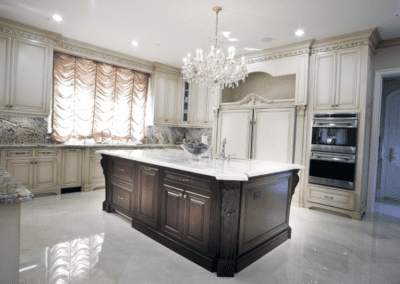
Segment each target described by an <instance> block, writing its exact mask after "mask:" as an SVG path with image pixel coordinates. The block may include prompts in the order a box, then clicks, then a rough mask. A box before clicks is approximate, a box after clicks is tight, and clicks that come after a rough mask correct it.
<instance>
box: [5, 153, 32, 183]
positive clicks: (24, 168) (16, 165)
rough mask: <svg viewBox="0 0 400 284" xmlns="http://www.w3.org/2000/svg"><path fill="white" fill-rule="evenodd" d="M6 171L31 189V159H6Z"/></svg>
mask: <svg viewBox="0 0 400 284" xmlns="http://www.w3.org/2000/svg"><path fill="white" fill-rule="evenodd" d="M7 172H9V173H10V175H12V177H13V178H14V179H15V180H16V181H18V182H19V184H21V185H23V186H25V187H26V188H27V189H29V190H31V189H32V188H33V179H32V175H33V160H31V159H16V160H8V161H7Z"/></svg>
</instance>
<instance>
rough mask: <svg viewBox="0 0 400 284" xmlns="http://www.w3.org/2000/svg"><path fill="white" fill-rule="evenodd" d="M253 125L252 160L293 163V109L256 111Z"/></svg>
mask: <svg viewBox="0 0 400 284" xmlns="http://www.w3.org/2000/svg"><path fill="white" fill-rule="evenodd" d="M253 123H254V135H253V155H252V158H253V159H256V160H265V161H273V162H282V163H293V147H294V126H295V109H294V108H286V109H256V110H254V122H253Z"/></svg>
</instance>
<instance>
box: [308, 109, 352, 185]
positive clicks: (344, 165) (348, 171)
mask: <svg viewBox="0 0 400 284" xmlns="http://www.w3.org/2000/svg"><path fill="white" fill-rule="evenodd" d="M357 132H358V114H356V113H335V114H315V115H314V118H313V127H312V139H311V157H310V174H309V178H308V181H309V183H314V184H321V185H327V186H333V187H338V188H343V189H348V190H353V189H354V181H355V173H356V155H357Z"/></svg>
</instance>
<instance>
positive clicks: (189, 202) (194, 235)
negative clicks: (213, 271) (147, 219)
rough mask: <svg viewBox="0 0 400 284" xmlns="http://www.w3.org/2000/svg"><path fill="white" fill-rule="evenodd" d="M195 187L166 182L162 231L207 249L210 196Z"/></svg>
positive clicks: (163, 193) (201, 248) (163, 195)
mask: <svg viewBox="0 0 400 284" xmlns="http://www.w3.org/2000/svg"><path fill="white" fill-rule="evenodd" d="M196 191H198V189H196V188H190V187H188V186H183V187H182V188H179V187H177V186H173V185H169V184H163V186H162V204H161V208H162V209H161V210H162V213H161V230H162V232H164V233H166V234H168V235H171V236H173V237H175V238H178V239H180V240H183V242H184V243H186V244H188V245H190V246H192V247H195V248H196V249H198V250H200V251H203V252H207V250H208V244H209V241H208V237H209V227H210V225H209V224H210V221H209V219H210V199H211V194H210V195H205V194H204V193H202V194H200V193H198V192H196Z"/></svg>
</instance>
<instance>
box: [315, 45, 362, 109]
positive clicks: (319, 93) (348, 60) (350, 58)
mask: <svg viewBox="0 0 400 284" xmlns="http://www.w3.org/2000/svg"><path fill="white" fill-rule="evenodd" d="M360 80H361V49H359V48H356V49H349V50H342V51H337V52H330V53H321V54H316V55H315V56H314V88H313V93H314V95H313V101H314V102H313V107H314V109H315V110H336V109H337V110H342V109H343V110H346V109H358V108H359V106H360V104H359V97H360Z"/></svg>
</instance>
